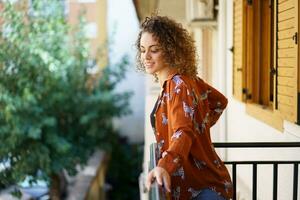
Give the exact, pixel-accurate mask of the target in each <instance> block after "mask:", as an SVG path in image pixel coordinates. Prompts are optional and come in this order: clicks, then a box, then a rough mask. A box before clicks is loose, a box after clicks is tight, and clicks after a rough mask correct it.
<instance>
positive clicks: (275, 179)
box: [273, 163, 278, 200]
mask: <svg viewBox="0 0 300 200" xmlns="http://www.w3.org/2000/svg"><path fill="white" fill-rule="evenodd" d="M277 188H278V164H277V163H275V164H274V165H273V200H277Z"/></svg>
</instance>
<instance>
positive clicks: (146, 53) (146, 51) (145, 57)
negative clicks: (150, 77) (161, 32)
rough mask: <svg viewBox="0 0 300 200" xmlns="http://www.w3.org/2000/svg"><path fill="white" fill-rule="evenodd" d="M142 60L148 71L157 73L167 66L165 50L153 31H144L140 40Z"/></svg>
mask: <svg viewBox="0 0 300 200" xmlns="http://www.w3.org/2000/svg"><path fill="white" fill-rule="evenodd" d="M140 52H141V61H142V63H143V65H144V66H145V70H146V73H149V74H155V73H158V72H159V71H161V70H162V69H164V68H165V67H166V63H165V61H164V58H163V50H162V48H161V46H160V45H159V43H158V41H157V40H156V38H155V37H153V34H152V33H148V32H144V33H142V36H141V40H140Z"/></svg>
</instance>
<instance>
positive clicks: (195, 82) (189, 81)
mask: <svg viewBox="0 0 300 200" xmlns="http://www.w3.org/2000/svg"><path fill="white" fill-rule="evenodd" d="M166 85H167V87H169V88H179V87H186V88H187V89H192V88H194V89H196V88H199V89H200V88H205V87H206V83H205V81H204V80H203V79H201V78H200V77H198V76H195V77H192V76H188V75H182V74H174V75H173V76H171V77H170V78H169V79H168V80H167V84H166Z"/></svg>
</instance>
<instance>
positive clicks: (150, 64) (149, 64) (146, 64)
mask: <svg viewBox="0 0 300 200" xmlns="http://www.w3.org/2000/svg"><path fill="white" fill-rule="evenodd" d="M153 64H154V63H145V66H146V67H151V66H152V65H153Z"/></svg>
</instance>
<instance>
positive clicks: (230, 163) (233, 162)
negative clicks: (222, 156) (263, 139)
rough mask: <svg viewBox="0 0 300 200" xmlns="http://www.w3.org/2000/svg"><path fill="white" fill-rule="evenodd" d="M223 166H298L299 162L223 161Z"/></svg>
mask: <svg viewBox="0 0 300 200" xmlns="http://www.w3.org/2000/svg"><path fill="white" fill-rule="evenodd" d="M224 164H227V165H233V164H237V165H252V164H259V165H272V164H300V160H296V161H295V160H282V161H278V160H276V161H275V160H265V161H257V160H247V161H224Z"/></svg>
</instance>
